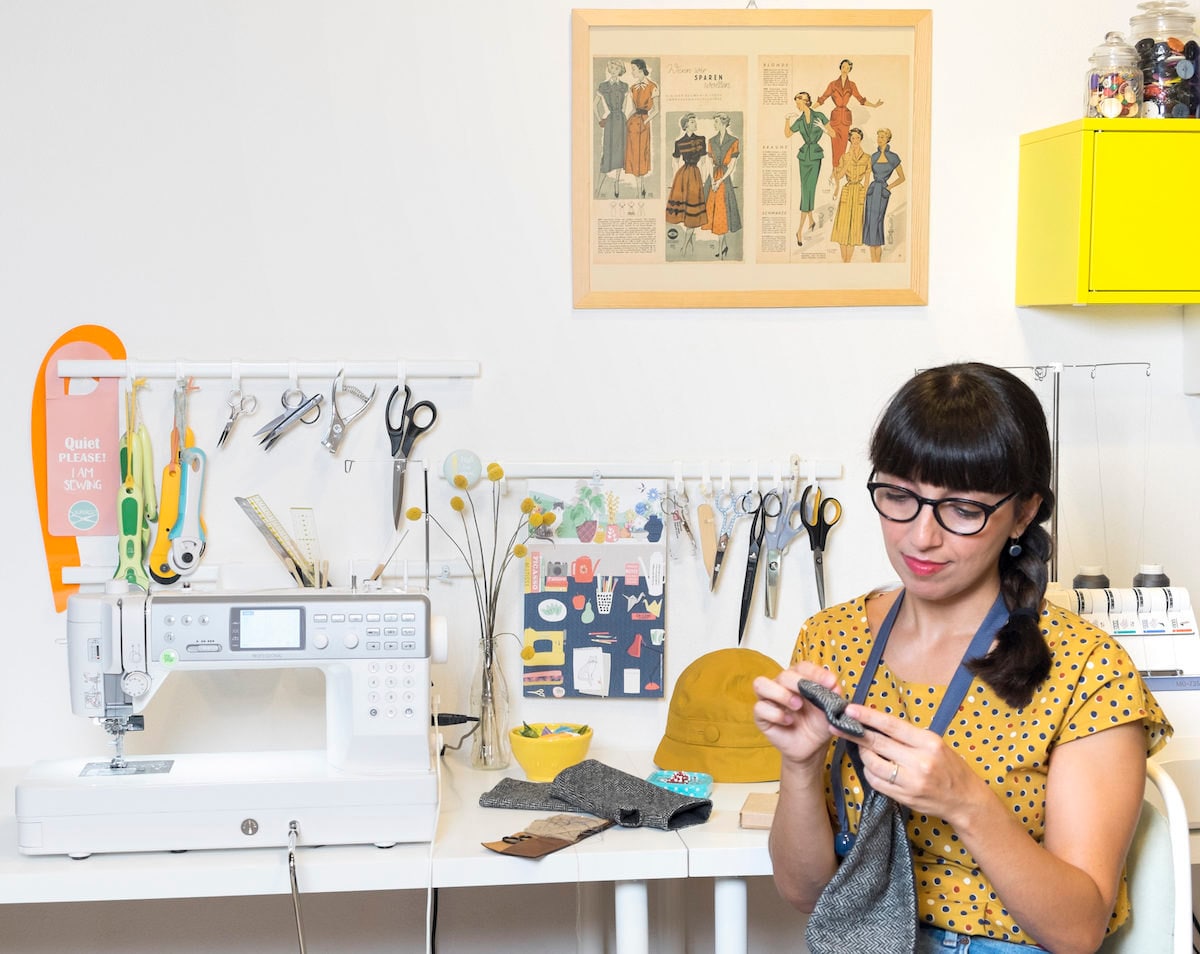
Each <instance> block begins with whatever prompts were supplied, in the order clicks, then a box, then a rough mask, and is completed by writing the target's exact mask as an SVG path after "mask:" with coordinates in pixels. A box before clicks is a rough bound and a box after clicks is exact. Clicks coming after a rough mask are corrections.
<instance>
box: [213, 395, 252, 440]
mask: <svg viewBox="0 0 1200 954" xmlns="http://www.w3.org/2000/svg"><path fill="white" fill-rule="evenodd" d="M225 403H226V404H228V405H229V417H228V418H226V419H225V426H224V427H223V428H222V429H221V436H220V437H218V438H217V446H218V447H224V446H225V441H226V440H228V438H229V432H230V431H232V430H233V422H234V421H236V420H237V419H238V418H239V417H241V416H242V415H243V414H253V413H254V412H255V411H256V410H258V398H256V397H255V396H254V395H253V394H243V393H242V389H241V388H240V387H235V388H234V389H233V390H232V391H230V392H229V397H228V398H227V399H226V401H225Z"/></svg>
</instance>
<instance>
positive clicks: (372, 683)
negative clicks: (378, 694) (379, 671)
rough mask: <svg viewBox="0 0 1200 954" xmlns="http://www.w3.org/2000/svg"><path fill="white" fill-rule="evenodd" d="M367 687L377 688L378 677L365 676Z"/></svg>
mask: <svg viewBox="0 0 1200 954" xmlns="http://www.w3.org/2000/svg"><path fill="white" fill-rule="evenodd" d="M367 688H369V689H378V688H379V677H378V676H367Z"/></svg>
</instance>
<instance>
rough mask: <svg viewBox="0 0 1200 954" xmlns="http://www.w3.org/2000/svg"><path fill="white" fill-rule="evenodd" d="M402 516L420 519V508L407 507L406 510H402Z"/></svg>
mask: <svg viewBox="0 0 1200 954" xmlns="http://www.w3.org/2000/svg"><path fill="white" fill-rule="evenodd" d="M404 516H406V517H408V519H409V520H420V519H421V508H420V507H409V508H408V509H407V510H405V511H404Z"/></svg>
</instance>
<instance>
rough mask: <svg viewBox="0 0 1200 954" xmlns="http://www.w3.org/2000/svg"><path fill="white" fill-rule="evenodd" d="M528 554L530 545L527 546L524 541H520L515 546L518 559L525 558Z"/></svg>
mask: <svg viewBox="0 0 1200 954" xmlns="http://www.w3.org/2000/svg"><path fill="white" fill-rule="evenodd" d="M528 554H529V547H527V546H525V544H523V543H518V544H517V545H516V546H515V547H513V556H515V557H516V558H517V559H518V560H523V559H524V558H525V557H526V556H527V555H528Z"/></svg>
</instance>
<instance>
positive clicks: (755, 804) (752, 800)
mask: <svg viewBox="0 0 1200 954" xmlns="http://www.w3.org/2000/svg"><path fill="white" fill-rule="evenodd" d="M778 801H779V793H778V792H751V793H750V794H749V795H747V796H746V800H745V801H744V802H742V812H741V815H739V816H738V824H739V826H741V827H742V828H770V827H771V820H772V819H773V818H774V817H775V805H776V803H777V802H778Z"/></svg>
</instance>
